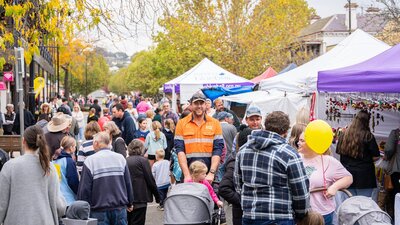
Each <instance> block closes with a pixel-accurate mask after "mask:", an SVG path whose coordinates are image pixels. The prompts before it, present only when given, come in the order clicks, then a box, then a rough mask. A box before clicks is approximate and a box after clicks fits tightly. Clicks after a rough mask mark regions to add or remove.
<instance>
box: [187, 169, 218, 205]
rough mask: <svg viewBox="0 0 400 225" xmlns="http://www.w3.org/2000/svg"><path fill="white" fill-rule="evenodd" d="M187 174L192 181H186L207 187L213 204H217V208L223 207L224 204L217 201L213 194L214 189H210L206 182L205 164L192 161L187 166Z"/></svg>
mask: <svg viewBox="0 0 400 225" xmlns="http://www.w3.org/2000/svg"><path fill="white" fill-rule="evenodd" d="M189 172H190V175H191V176H192V179H191V180H188V182H195V183H200V184H204V185H205V186H206V187H207V189H208V192H209V193H210V195H211V198H212V200H213V201H214V202H215V204H217V205H218V207H220V208H222V207H223V206H224V203H223V202H222V201H220V200H219V199H218V196H217V195H216V194H215V192H214V189H213V188H212V187H211V185H210V183H208V181H206V175H207V166H206V164H204V163H202V162H200V161H194V162H193V163H192V164H190V166H189Z"/></svg>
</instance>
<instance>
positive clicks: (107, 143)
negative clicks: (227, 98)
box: [0, 91, 400, 225]
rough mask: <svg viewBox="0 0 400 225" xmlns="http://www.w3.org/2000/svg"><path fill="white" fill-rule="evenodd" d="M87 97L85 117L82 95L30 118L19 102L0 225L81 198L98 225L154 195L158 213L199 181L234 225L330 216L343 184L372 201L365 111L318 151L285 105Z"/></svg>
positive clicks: (391, 149) (371, 141) (124, 219)
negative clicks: (242, 110)
mask: <svg viewBox="0 0 400 225" xmlns="http://www.w3.org/2000/svg"><path fill="white" fill-rule="evenodd" d="M90 102H92V104H91V105H90V107H89V112H88V115H87V117H86V118H85V116H84V115H85V113H83V112H82V110H81V108H82V107H83V104H84V102H83V100H81V99H78V100H76V101H73V100H72V101H71V99H69V100H68V99H65V98H64V99H61V100H59V99H58V98H57V97H55V98H53V99H52V100H51V101H50V102H49V103H43V104H41V106H40V110H39V113H38V114H37V115H36V118H35V116H34V115H32V114H31V113H30V112H29V111H27V110H25V111H24V117H25V123H24V127H25V131H24V133H23V148H24V149H25V154H24V155H22V156H19V157H16V158H15V159H12V160H10V161H9V162H7V163H6V164H5V165H4V167H3V169H2V171H1V173H0V190H1V191H0V224H4V225H8V224H49V225H54V224H59V223H61V221H60V220H59V219H60V218H61V217H62V216H64V215H65V211H66V209H67V208H68V207H69V206H71V205H73V204H74V203H75V202H77V201H80V200H81V201H86V202H88V203H89V205H90V217H91V218H96V219H98V224H99V225H106V224H114V225H120V224H121V225H124V224H130V225H133V224H138V225H139V224H145V221H146V212H147V204H148V203H150V202H153V201H156V202H157V203H159V206H158V209H159V210H160V211H163V210H164V202H165V199H166V197H167V194H168V191H169V190H170V188H173V186H174V185H179V183H181V182H195V183H199V184H202V185H204V186H205V187H207V190H208V191H209V193H210V198H211V199H212V200H213V201H214V203H215V205H216V207H221V208H222V209H223V208H224V207H223V206H224V202H227V203H228V204H230V205H232V217H233V218H232V221H233V224H234V225H238V224H244V225H250V224H279V225H283V224H326V225H330V224H334V216H335V209H336V204H335V200H334V197H335V195H336V193H337V192H338V191H339V190H340V189H344V188H347V189H348V190H349V191H350V192H351V193H352V194H353V195H363V196H367V197H371V198H373V199H374V200H376V196H374V189H376V187H377V178H376V176H375V165H374V162H375V161H376V160H378V159H379V157H380V155H381V154H380V151H379V148H378V145H377V142H376V140H375V138H374V135H373V134H372V133H371V131H370V128H369V119H370V115H369V113H368V112H367V111H364V110H362V111H360V112H359V113H358V114H357V115H356V116H355V118H354V119H353V121H352V122H351V124H349V125H348V127H347V129H345V130H344V132H343V133H342V135H340V136H339V138H338V141H337V145H332V146H331V147H330V148H326V149H324V150H323V151H322V152H317V151H315V150H314V149H313V148H312V145H311V143H309V139H307V137H306V129H307V127H308V125H307V124H308V122H309V120H308V118H306V119H305V118H303V119H302V120H298V121H296V124H295V125H294V126H293V127H290V124H291V123H290V121H289V117H288V115H287V114H285V113H284V112H281V111H275V112H272V113H269V114H268V115H262V114H261V110H260V109H259V108H258V107H256V106H250V107H248V108H247V109H246V114H245V117H244V119H243V123H241V122H240V120H239V117H238V116H237V115H236V114H235V112H233V111H232V110H229V109H227V108H225V105H224V102H223V101H222V100H221V99H216V100H214V101H211V100H210V99H207V98H206V97H205V96H204V94H203V93H202V92H201V91H199V92H197V93H195V94H194V95H193V96H192V98H191V99H190V101H189V103H188V104H186V105H184V108H183V109H182V112H181V113H179V114H178V113H177V112H174V111H172V109H171V103H170V102H169V100H168V99H164V100H163V101H161V102H159V103H153V102H151V101H150V99H148V98H144V97H143V96H142V95H139V96H135V97H132V96H120V97H118V96H114V95H109V96H108V98H107V99H106V100H105V101H104V102H103V103H99V100H98V99H91V100H90ZM213 106H214V107H213ZM13 108H14V107H13V105H11V104H9V105H7V106H6V112H5V113H2V114H1V115H0V118H1V121H2V123H1V124H2V128H3V131H4V135H11V134H19V133H20V132H19V119H18V118H19V116H18V113H15V112H14V110H13ZM263 116H265V120H264V122H262V121H263V120H262V118H263ZM305 116H306V117H308V114H305ZM290 131H291V132H290ZM289 132H290V133H289ZM399 133H400V132H399V131H398V129H397V130H394V131H392V133H391V135H390V137H389V141H388V142H387V144H386V147H385V153H386V156H385V157H386V158H387V160H392V161H394V162H395V163H393V164H392V165H391V166H392V168H390V173H391V176H392V181H393V184H394V190H393V193H392V194H393V195H392V196H391V197H392V198H394V194H396V193H398V192H399V191H400V190H399V189H400V188H399V186H400V184H399V182H398V180H399V174H400V166H399V165H400V154H398V152H399V143H400V142H399ZM316 138H318V137H316ZM333 152H335V153H337V154H338V155H339V158H335V157H334V156H333V155H334V154H332V153H333ZM396 181H397V182H396ZM321 187H322V188H324V191H321V192H312V190H313V189H316V188H321ZM225 208H226V207H225ZM22 212H23V216H21V213H22ZM221 224H226V218H225V213H224V212H223V213H222V215H221Z"/></svg>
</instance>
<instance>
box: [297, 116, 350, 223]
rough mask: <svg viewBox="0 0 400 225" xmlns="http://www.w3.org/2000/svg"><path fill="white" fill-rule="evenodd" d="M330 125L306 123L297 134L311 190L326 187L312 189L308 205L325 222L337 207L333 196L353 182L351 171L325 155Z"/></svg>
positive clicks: (330, 140) (331, 136) (330, 217)
mask: <svg viewBox="0 0 400 225" xmlns="http://www.w3.org/2000/svg"><path fill="white" fill-rule="evenodd" d="M332 139H333V133H332V129H331V127H330V126H329V124H327V123H326V122H325V121H322V120H315V121H313V122H311V123H309V124H308V125H307V127H306V129H305V132H304V133H302V134H301V135H300V138H299V142H298V146H299V149H298V150H299V152H300V154H301V156H302V158H303V164H304V167H305V168H306V173H307V176H308V178H309V181H310V190H313V189H316V188H321V187H323V188H326V191H324V192H313V193H311V197H310V204H311V208H312V209H313V210H314V211H316V212H318V213H320V214H321V215H322V216H323V217H324V221H325V225H331V224H332V220H333V214H334V211H335V208H336V205H335V199H334V196H335V194H336V192H337V191H338V190H340V189H343V188H347V187H348V186H350V185H351V183H352V182H353V178H352V176H351V174H350V173H349V172H348V171H347V170H346V169H345V168H344V167H343V165H342V164H341V163H340V162H339V161H338V160H336V159H335V158H333V157H332V156H330V155H324V153H325V152H326V150H327V149H328V148H329V146H330V145H331V143H332Z"/></svg>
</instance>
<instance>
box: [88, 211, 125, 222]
mask: <svg viewBox="0 0 400 225" xmlns="http://www.w3.org/2000/svg"><path fill="white" fill-rule="evenodd" d="M90 217H91V218H96V219H97V220H98V224H97V225H127V224H128V220H127V215H126V208H122V209H113V210H108V211H102V212H93V211H92V212H90Z"/></svg>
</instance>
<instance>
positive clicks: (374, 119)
mask: <svg viewBox="0 0 400 225" xmlns="http://www.w3.org/2000/svg"><path fill="white" fill-rule="evenodd" d="M399 99H400V94H384V93H375V94H371V93H368V94H366V93H357V94H356V93H331V94H326V95H325V120H326V121H327V122H329V123H330V124H331V125H332V126H333V127H335V128H337V129H340V128H341V127H343V125H344V126H346V125H347V124H348V123H349V122H350V121H351V120H352V119H353V118H354V117H355V116H356V114H357V112H358V111H359V110H362V109H364V110H367V111H368V112H369V113H370V115H371V120H370V122H371V131H372V132H375V130H376V128H377V127H378V126H381V125H382V124H383V123H385V117H386V116H387V114H388V113H389V114H390V113H400V102H399Z"/></svg>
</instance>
